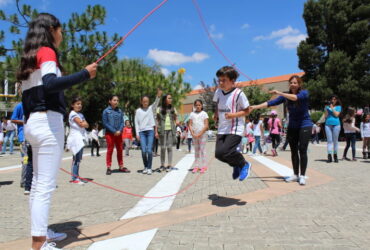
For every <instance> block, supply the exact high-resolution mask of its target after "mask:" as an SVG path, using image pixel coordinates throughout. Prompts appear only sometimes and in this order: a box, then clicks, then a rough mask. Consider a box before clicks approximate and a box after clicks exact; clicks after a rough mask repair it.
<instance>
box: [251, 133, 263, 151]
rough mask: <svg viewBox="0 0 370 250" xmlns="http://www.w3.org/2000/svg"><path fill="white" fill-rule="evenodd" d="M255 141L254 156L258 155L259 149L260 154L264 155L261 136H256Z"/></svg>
mask: <svg viewBox="0 0 370 250" xmlns="http://www.w3.org/2000/svg"><path fill="white" fill-rule="evenodd" d="M254 139H256V141H255V143H254V147H253V154H255V153H256V151H257V148H258V150H259V151H260V153H262V147H261V136H258V135H256V136H255V137H254Z"/></svg>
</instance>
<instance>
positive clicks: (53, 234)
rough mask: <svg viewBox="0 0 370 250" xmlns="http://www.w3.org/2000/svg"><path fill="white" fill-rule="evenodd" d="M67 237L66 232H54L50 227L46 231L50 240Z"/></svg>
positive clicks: (59, 239) (60, 239)
mask: <svg viewBox="0 0 370 250" xmlns="http://www.w3.org/2000/svg"><path fill="white" fill-rule="evenodd" d="M65 238H67V234H66V233H57V232H54V231H53V230H51V229H48V231H47V233H46V239H47V240H48V241H62V240H64V239H65Z"/></svg>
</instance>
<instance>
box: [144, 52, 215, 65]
mask: <svg viewBox="0 0 370 250" xmlns="http://www.w3.org/2000/svg"><path fill="white" fill-rule="evenodd" d="M147 57H148V58H149V59H152V60H154V61H155V62H156V63H158V64H160V65H164V66H171V65H180V64H183V63H188V62H201V61H204V60H205V59H207V58H209V55H207V54H204V53H199V52H195V53H193V55H191V56H186V55H184V54H183V53H180V52H175V51H168V50H159V49H150V50H149V52H148V55H147Z"/></svg>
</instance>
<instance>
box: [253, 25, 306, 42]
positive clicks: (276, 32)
mask: <svg viewBox="0 0 370 250" xmlns="http://www.w3.org/2000/svg"><path fill="white" fill-rule="evenodd" d="M298 33H300V32H299V30H298V29H293V28H292V27H291V26H290V25H289V26H287V27H286V28H284V29H280V30H274V31H272V32H271V33H270V35H268V36H256V37H255V38H253V40H254V41H260V40H270V39H274V38H277V37H282V36H287V35H291V34H298Z"/></svg>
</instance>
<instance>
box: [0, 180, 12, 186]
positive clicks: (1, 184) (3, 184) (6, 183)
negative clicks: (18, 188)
mask: <svg viewBox="0 0 370 250" xmlns="http://www.w3.org/2000/svg"><path fill="white" fill-rule="evenodd" d="M13 182H14V181H0V187H1V186H5V185H12V184H13Z"/></svg>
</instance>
